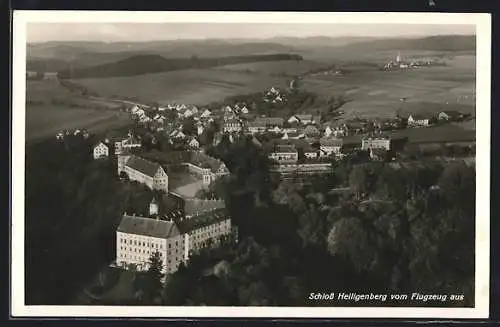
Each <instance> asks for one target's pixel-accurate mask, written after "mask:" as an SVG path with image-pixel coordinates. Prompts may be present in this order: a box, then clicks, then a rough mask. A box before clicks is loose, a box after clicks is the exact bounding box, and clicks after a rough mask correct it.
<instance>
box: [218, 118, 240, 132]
mask: <svg viewBox="0 0 500 327" xmlns="http://www.w3.org/2000/svg"><path fill="white" fill-rule="evenodd" d="M242 129H243V127H242V126H241V122H240V121H239V120H238V119H228V120H225V121H224V126H223V132H224V133H232V132H241V130H242Z"/></svg>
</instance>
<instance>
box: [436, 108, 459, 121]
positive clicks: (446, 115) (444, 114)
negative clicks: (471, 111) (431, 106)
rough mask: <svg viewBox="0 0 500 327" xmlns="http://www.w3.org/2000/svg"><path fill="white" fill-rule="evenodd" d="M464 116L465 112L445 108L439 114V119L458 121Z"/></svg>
mask: <svg viewBox="0 0 500 327" xmlns="http://www.w3.org/2000/svg"><path fill="white" fill-rule="evenodd" d="M463 118H464V114H462V113H461V112H459V111H454V110H445V111H441V112H440V113H439V114H438V119H439V120H447V121H457V120H460V119H463Z"/></svg>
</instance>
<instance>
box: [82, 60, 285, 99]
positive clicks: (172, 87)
mask: <svg viewBox="0 0 500 327" xmlns="http://www.w3.org/2000/svg"><path fill="white" fill-rule="evenodd" d="M75 82H76V83H78V84H80V85H83V86H85V87H87V88H88V89H90V90H92V91H95V92H97V93H98V94H99V96H103V97H123V98H135V99H136V100H137V101H139V102H146V103H147V102H158V103H159V104H168V103H172V102H176V103H186V104H195V105H205V104H208V103H210V102H214V101H220V100H222V99H224V98H225V97H228V96H231V95H237V94H245V93H252V92H258V91H262V90H264V89H266V88H270V87H272V86H275V87H286V86H287V83H288V80H287V78H286V77H273V76H270V75H269V74H265V73H247V72H241V71H229V70H221V69H216V68H214V69H189V70H182V71H173V72H165V73H157V74H146V75H139V76H133V77H113V78H92V79H78V80H75Z"/></svg>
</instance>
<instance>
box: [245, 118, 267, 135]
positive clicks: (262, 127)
mask: <svg viewBox="0 0 500 327" xmlns="http://www.w3.org/2000/svg"><path fill="white" fill-rule="evenodd" d="M266 128H267V126H266V123H265V122H262V121H251V122H249V123H248V125H247V129H248V132H249V133H251V134H257V133H264V132H265V131H266Z"/></svg>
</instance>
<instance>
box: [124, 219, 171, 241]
mask: <svg viewBox="0 0 500 327" xmlns="http://www.w3.org/2000/svg"><path fill="white" fill-rule="evenodd" d="M117 231H118V232H122V233H127V234H134V235H142V236H150V237H156V238H169V237H174V236H178V235H180V232H179V229H178V228H177V226H176V225H175V223H174V222H171V221H165V220H158V219H153V218H145V217H139V216H129V215H123V217H122V220H121V222H120V225H118V229H117Z"/></svg>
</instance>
